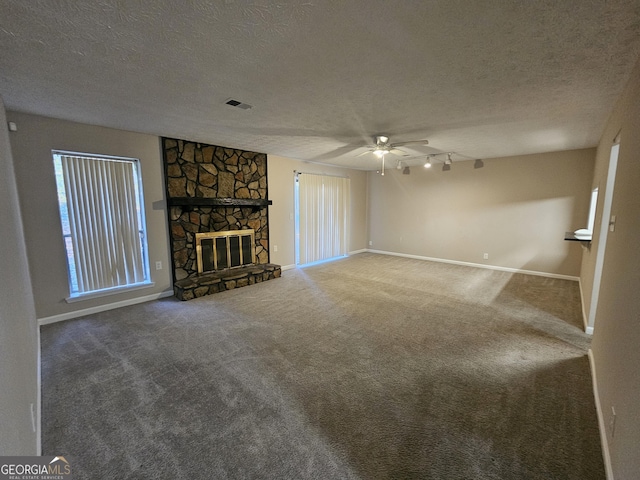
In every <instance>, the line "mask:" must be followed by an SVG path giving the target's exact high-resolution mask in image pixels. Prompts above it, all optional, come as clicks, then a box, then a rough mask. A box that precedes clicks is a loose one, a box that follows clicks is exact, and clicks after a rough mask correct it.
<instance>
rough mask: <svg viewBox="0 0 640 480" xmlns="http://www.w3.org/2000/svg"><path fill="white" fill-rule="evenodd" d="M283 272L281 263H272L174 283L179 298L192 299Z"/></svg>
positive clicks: (264, 280)
mask: <svg viewBox="0 0 640 480" xmlns="http://www.w3.org/2000/svg"><path fill="white" fill-rule="evenodd" d="M281 274H282V271H281V269H280V265H272V264H270V263H267V264H266V265H254V266H250V267H241V268H234V269H231V270H224V271H220V272H216V273H206V274H202V275H198V276H197V277H189V278H185V279H184V280H178V281H177V282H175V284H174V292H175V295H176V297H177V298H178V299H179V300H191V299H192V298H198V297H203V296H205V295H211V294H212V293H218V292H224V291H225V290H231V289H233V288H239V287H246V286H247V285H253V284H255V283H260V282H266V281H267V280H273V279H274V278H279V277H280V275H281Z"/></svg>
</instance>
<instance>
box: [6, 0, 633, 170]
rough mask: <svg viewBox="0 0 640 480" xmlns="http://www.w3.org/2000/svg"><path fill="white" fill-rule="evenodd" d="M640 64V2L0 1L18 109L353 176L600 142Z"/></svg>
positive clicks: (11, 97) (12, 100)
mask: <svg viewBox="0 0 640 480" xmlns="http://www.w3.org/2000/svg"><path fill="white" fill-rule="evenodd" d="M639 53H640V1H638V0H553V1H552V0H536V1H528V0H431V1H427V0H422V1H409V0H396V1H389V0H366V1H365V0H359V1H356V0H353V1H324V0H282V1H273V0H263V1H244V0H209V1H206V0H191V1H179V0H158V1H146V2H145V1H142V0H109V1H107V0H94V1H90V0H87V1H71V0H56V1H53V0H30V1H25V0H21V1H11V0H2V2H1V3H0V95H2V97H3V99H4V102H5V104H6V106H7V108H8V109H10V110H18V111H24V112H29V113H36V114H41V115H46V116H51V117H57V118H63V119H69V120H75V121H79V122H83V123H89V124H96V125H104V126H109V127H115V128H120V129H125V130H131V131H138V132H145V133H151V134H157V135H164V136H172V137H179V138H186V139H190V140H196V141H202V142H208V143H213V144H217V145H224V146H227V147H236V148H242V149H247V150H254V151H259V152H266V153H269V154H277V155H282V156H288V157H292V158H297V159H301V160H309V161H316V162H324V163H331V164H336V165H344V166H350V167H354V168H362V169H375V168H376V167H377V166H378V162H377V161H376V160H375V157H374V156H373V155H371V154H366V155H363V156H356V155H358V154H359V153H362V152H365V151H366V148H363V147H364V146H366V145H369V144H372V142H373V140H372V137H373V136H374V135H376V134H388V135H389V136H390V137H391V141H392V142H402V141H406V140H416V139H423V138H426V139H428V140H429V143H430V145H429V147H422V146H415V145H414V146H413V147H412V148H409V147H407V148H406V150H407V151H408V152H409V153H410V154H411V155H412V156H414V157H415V160H416V161H417V160H418V156H419V155H422V158H424V155H425V154H427V153H430V152H447V151H453V152H456V155H454V161H457V160H464V159H470V158H488V157H501V156H510V155H519V154H528V153H537V152H548V151H557V150H567V149H575V148H584V147H591V146H594V145H596V143H597V142H598V140H599V135H600V133H601V132H602V128H603V125H604V123H605V121H606V119H607V116H608V114H609V113H610V112H611V109H612V107H613V104H614V102H615V100H616V99H617V98H618V96H619V94H620V92H621V91H622V88H623V87H624V84H625V83H626V82H627V80H628V78H629V75H630V73H631V70H632V68H633V66H634V64H635V62H636V60H637V58H638V54H639ZM229 98H234V99H237V100H239V101H242V102H245V103H248V104H251V105H252V106H253V108H251V109H250V110H242V109H239V108H234V107H231V106H228V105H226V104H225V101H226V100H227V99H229Z"/></svg>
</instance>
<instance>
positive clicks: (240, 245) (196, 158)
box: [162, 138, 281, 300]
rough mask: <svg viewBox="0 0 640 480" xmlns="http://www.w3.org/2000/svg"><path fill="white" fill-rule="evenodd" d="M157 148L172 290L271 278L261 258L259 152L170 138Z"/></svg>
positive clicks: (264, 199) (273, 272)
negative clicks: (162, 168) (164, 191)
mask: <svg viewBox="0 0 640 480" xmlns="http://www.w3.org/2000/svg"><path fill="white" fill-rule="evenodd" d="M162 149H163V155H164V162H165V178H166V186H167V204H168V209H169V233H170V240H171V255H172V263H173V279H174V293H175V295H176V297H178V298H179V299H181V300H189V299H191V298H195V297H201V296H203V295H208V294H211V293H217V292H220V291H224V290H228V289H230V288H237V287H240V286H245V285H250V284H253V283H257V282H262V281H265V280H270V279H272V278H277V277H279V276H280V273H281V271H280V266H278V265H272V264H270V263H269V215H268V208H267V207H268V205H270V204H271V201H270V200H268V188H267V156H266V154H263V153H255V152H248V151H244V150H237V149H231V148H224V147H219V146H215V145H207V144H204V143H197V142H190V141H186V140H180V139H172V138H163V139H162ZM203 253H204V255H203Z"/></svg>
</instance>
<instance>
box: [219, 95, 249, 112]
mask: <svg viewBox="0 0 640 480" xmlns="http://www.w3.org/2000/svg"><path fill="white" fill-rule="evenodd" d="M224 103H226V104H227V105H231V106H232V107H238V108H241V109H242V110H249V109H250V108H253V105H249V104H248V103H242V102H239V101H238V100H234V99H233V98H230V99H229V100H227V101H226V102H224Z"/></svg>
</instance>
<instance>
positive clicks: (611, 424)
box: [609, 406, 616, 438]
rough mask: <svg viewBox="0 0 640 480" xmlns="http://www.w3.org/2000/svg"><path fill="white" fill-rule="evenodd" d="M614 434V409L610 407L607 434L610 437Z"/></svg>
mask: <svg viewBox="0 0 640 480" xmlns="http://www.w3.org/2000/svg"><path fill="white" fill-rule="evenodd" d="M615 434H616V409H615V408H614V407H613V406H612V407H611V418H610V419H609V435H611V438H613V436H614V435H615Z"/></svg>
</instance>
